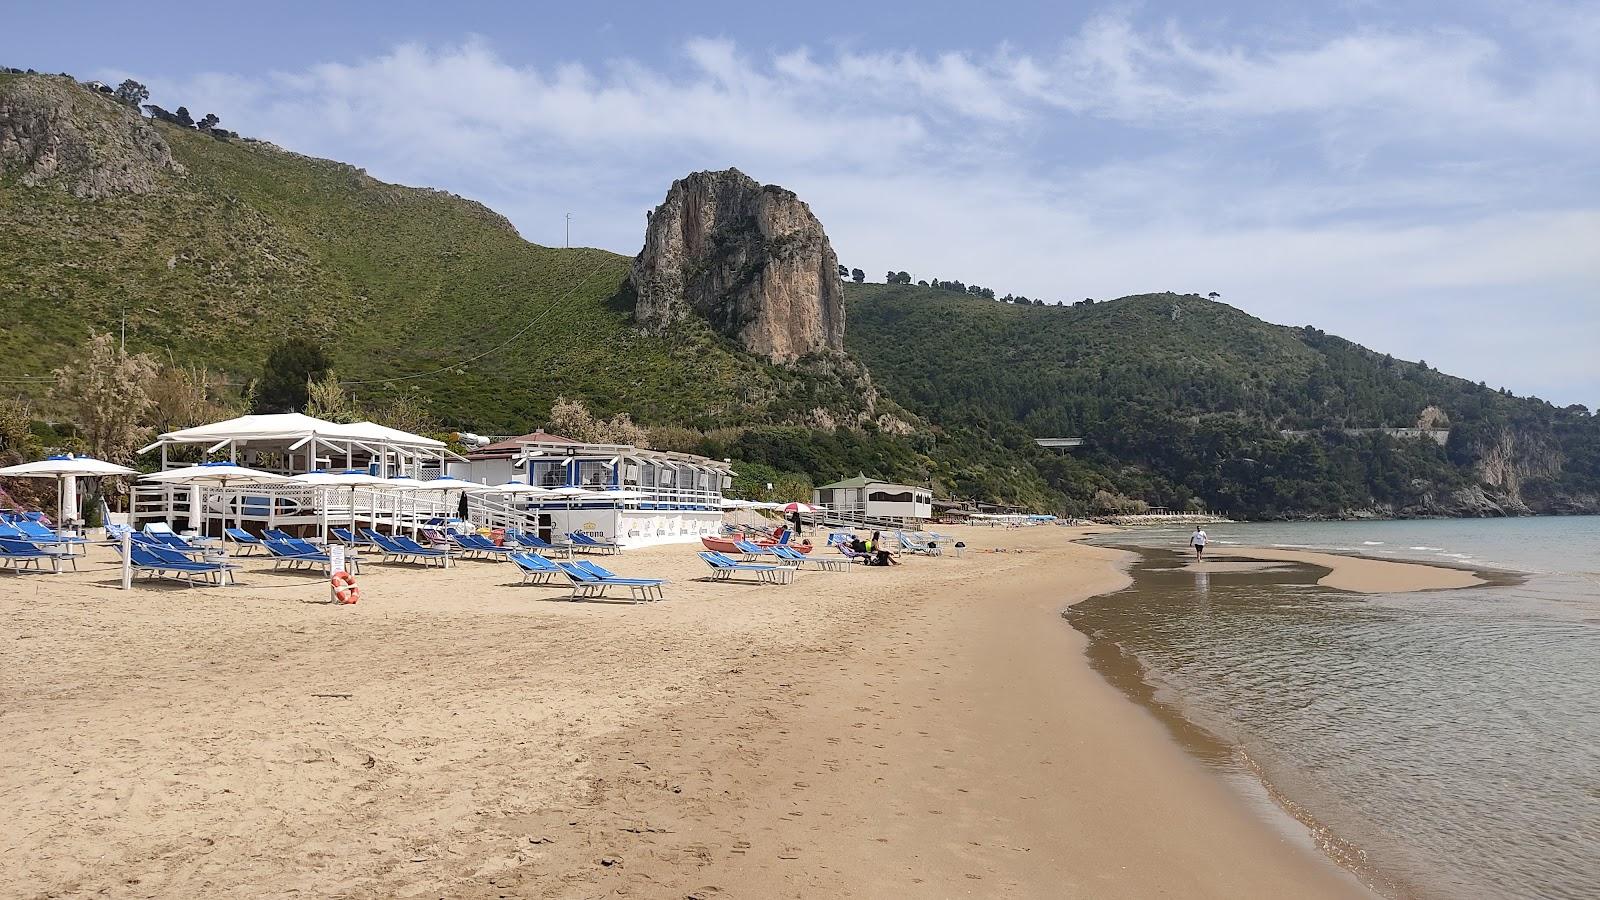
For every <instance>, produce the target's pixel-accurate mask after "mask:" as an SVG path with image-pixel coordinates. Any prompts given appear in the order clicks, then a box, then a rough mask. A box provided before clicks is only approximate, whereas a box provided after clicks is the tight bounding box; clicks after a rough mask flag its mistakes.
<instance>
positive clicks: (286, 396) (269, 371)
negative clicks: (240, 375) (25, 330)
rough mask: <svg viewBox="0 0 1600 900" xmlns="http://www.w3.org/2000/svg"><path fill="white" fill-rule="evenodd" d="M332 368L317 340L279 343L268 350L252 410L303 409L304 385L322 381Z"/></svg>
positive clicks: (304, 339)
mask: <svg viewBox="0 0 1600 900" xmlns="http://www.w3.org/2000/svg"><path fill="white" fill-rule="evenodd" d="M332 367H333V364H332V363H331V362H330V361H329V360H328V354H327V353H326V352H325V351H324V350H323V349H322V345H321V344H318V343H317V342H316V341H313V340H310V339H309V338H303V337H291V338H286V339H285V340H282V341H279V342H278V343H277V344H276V345H274V346H273V348H272V349H271V350H270V351H268V353H267V360H266V363H265V364H264V365H263V366H262V368H261V381H260V382H259V383H258V384H257V385H256V396H255V403H254V404H253V407H252V411H253V412H258V413H284V412H294V411H295V410H303V409H305V408H306V401H307V399H308V394H309V392H308V390H307V387H306V386H307V384H309V383H310V382H313V381H321V380H322V379H323V377H324V376H325V375H327V374H328V370H329V369H331V368H332Z"/></svg>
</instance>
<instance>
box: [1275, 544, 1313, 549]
mask: <svg viewBox="0 0 1600 900" xmlns="http://www.w3.org/2000/svg"><path fill="white" fill-rule="evenodd" d="M1272 546H1274V547H1278V548H1281V549H1284V550H1310V549H1311V545H1310V544H1273V545H1272Z"/></svg>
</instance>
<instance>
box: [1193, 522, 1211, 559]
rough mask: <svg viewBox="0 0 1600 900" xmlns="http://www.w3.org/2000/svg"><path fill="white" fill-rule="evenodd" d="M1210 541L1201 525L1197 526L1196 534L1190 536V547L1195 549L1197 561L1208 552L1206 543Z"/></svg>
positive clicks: (1195, 528)
mask: <svg viewBox="0 0 1600 900" xmlns="http://www.w3.org/2000/svg"><path fill="white" fill-rule="evenodd" d="M1208 540H1210V538H1208V537H1206V533H1205V532H1204V531H1203V530H1201V528H1200V526H1199V525H1196V526H1195V527H1194V534H1191V535H1189V546H1191V547H1193V548H1194V558H1195V559H1199V558H1200V557H1201V555H1202V554H1204V553H1205V552H1206V541H1208Z"/></svg>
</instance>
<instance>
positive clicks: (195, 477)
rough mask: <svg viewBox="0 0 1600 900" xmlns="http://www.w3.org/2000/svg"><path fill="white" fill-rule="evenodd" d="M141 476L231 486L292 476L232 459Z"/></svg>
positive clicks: (273, 481)
mask: <svg viewBox="0 0 1600 900" xmlns="http://www.w3.org/2000/svg"><path fill="white" fill-rule="evenodd" d="M139 480H140V481H155V482H159V483H162V484H194V485H200V484H214V485H217V486H218V487H220V488H222V489H223V490H227V488H228V486H229V485H236V486H237V485H252V484H255V485H259V484H281V483H283V482H285V481H288V480H289V478H288V476H286V475H279V474H278V473H276V472H263V471H262V470H260V469H250V468H246V467H245V466H240V465H235V464H233V463H231V462H208V463H201V464H199V465H197V466H184V467H183V468H181V469H168V470H166V471H165V472H153V473H151V474H149V475H145V476H143V477H141V478H140V479H139ZM224 502H226V501H224ZM242 513H243V511H242V510H239V509H236V510H235V511H234V522H233V524H234V525H235V526H238V524H239V517H240V516H241V515H242ZM222 522H223V525H224V527H226V525H227V522H228V511H227V507H226V506H224V507H223V511H222Z"/></svg>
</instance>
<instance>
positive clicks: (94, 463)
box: [0, 453, 138, 537]
mask: <svg viewBox="0 0 1600 900" xmlns="http://www.w3.org/2000/svg"><path fill="white" fill-rule="evenodd" d="M136 474H138V473H137V472H136V471H135V470H133V469H130V468H128V467H127V466H119V465H117V464H116V463H108V462H106V461H104V460H100V459H95V458H94V457H91V456H73V455H72V454H70V453H67V454H57V455H55V456H50V457H46V458H45V459H40V460H35V461H33V462H26V463H21V464H19V465H15V466H6V467H5V468H3V469H0V475H5V476H8V477H12V478H54V479H55V480H56V499H57V501H58V503H57V507H58V508H57V510H56V536H57V537H60V536H61V532H62V526H63V525H64V524H65V520H66V518H67V512H66V506H67V492H66V480H67V479H68V478H98V477H100V476H102V475H136Z"/></svg>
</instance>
